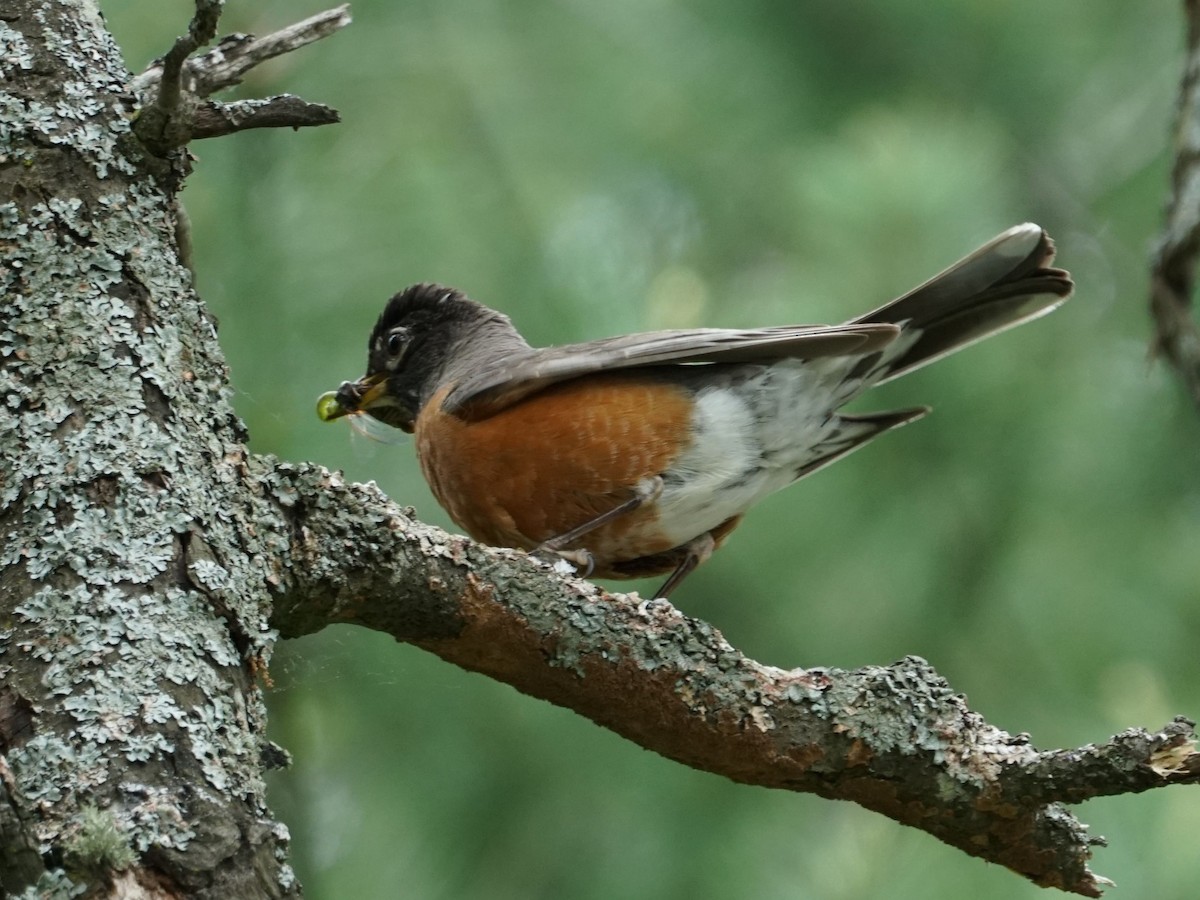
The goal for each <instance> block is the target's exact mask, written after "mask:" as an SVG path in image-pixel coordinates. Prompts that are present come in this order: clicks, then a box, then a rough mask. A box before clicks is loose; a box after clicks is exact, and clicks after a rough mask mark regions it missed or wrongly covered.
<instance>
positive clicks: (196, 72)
mask: <svg viewBox="0 0 1200 900" xmlns="http://www.w3.org/2000/svg"><path fill="white" fill-rule="evenodd" d="M221 6H222V3H221V2H220V0H196V15H195V16H194V17H193V19H192V22H191V25H190V26H189V28H188V33H187V34H185V35H183V36H182V37H180V38H178V39H177V40H176V41H175V44H174V45H173V46H172V48H171V50H170V51H169V52H168V53H167V54H166V55H165V56H164V57H163V58H162V60H161V61H158V62H156V63H155V64H154V65H152V66H151V67H150V68H149V69H147V70H146V71H145V72H143V73H142V74H141V75H139V76H137V77H136V78H134V79H132V81H131V82H130V88H131V90H133V91H134V92H135V93H136V94H138V95H139V96H141V97H143V98H144V100H143V108H142V111H141V113H140V114H139V115H138V118H137V121H136V124H135V126H134V131H135V133H136V134H137V135H138V137H139V138H140V139H141V140H142V141H143V143H145V145H146V146H147V147H148V148H149V149H150V150H151V152H153V153H154V154H155V155H157V156H165V155H166V154H167V153H168V152H170V151H171V150H173V149H175V148H177V147H182V146H184V145H186V144H187V143H188V142H189V141H191V140H198V139H201V138H207V137H220V136H222V135H226V134H232V133H233V132H235V131H245V130H247V129H250V128H304V127H308V126H313V125H328V124H332V123H334V122H337V121H339V117H338V114H337V111H336V110H334V109H332V108H330V107H328V106H323V105H321V104H317V103H309V102H307V101H304V100H301V99H300V98H298V97H292V96H289V95H283V96H279V97H269V98H266V99H263V100H242V101H236V102H233V103H217V102H215V101H207V102H201V101H205V100H206V98H208V97H210V96H211V95H212V94H215V93H217V92H218V91H221V90H224V89H225V88H229V87H232V86H234V85H236V84H239V83H241V80H242V79H243V78H244V77H245V75H246V73H247V72H249V71H250V70H251V69H253V68H254V67H255V66H258V65H260V64H261V63H263V62H266V61H267V60H268V59H273V58H274V57H276V56H279V55H281V54H284V53H290V52H291V51H293V50H297V49H299V48H300V47H303V46H305V45H307V44H310V43H312V42H313V41H316V40H320V39H321V38H323V37H327V36H329V35H331V34H333V33H334V32H335V31H338V30H340V29H341V28H344V27H345V26H346V25H349V24H350V8H349V5H345V4H344V5H342V6H339V7H337V8H335V9H330V10H326V11H325V12H322V13H318V14H317V15H315V16H311V17H309V18H307V19H305V20H304V21H302V22H297V23H296V24H294V25H291V26H288V27H287V28H283V29H281V30H279V31H276V32H273V33H271V34H269V35H266V36H265V37H261V38H259V37H255V36H253V35H246V34H234V35H229V36H228V37H226V38H223V39H222V40H221V41H220V43H218V45H217V46H216V47H215V48H213V49H212V50H210V51H209V52H208V53H205V54H203V55H201V56H192V54H193V53H194V52H195V51H196V50H197V49H199V48H200V47H202V46H204V45H205V44H207V43H208V42H209V41H211V40H212V39H213V37H215V35H216V31H217V21H218V19H219V17H220V10H221Z"/></svg>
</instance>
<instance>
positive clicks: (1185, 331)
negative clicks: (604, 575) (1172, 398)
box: [1150, 0, 1200, 409]
mask: <svg viewBox="0 0 1200 900" xmlns="http://www.w3.org/2000/svg"><path fill="white" fill-rule="evenodd" d="M1184 9H1185V11H1186V14H1187V59H1186V61H1185V63H1184V69H1183V78H1182V80H1181V82H1180V85H1179V99H1178V107H1177V110H1176V115H1175V130H1174V144H1175V163H1174V167H1173V168H1172V170H1171V192H1170V196H1169V197H1168V200H1167V210H1166V221H1165V222H1164V223H1163V231H1162V235H1161V236H1160V237H1159V240H1158V245H1157V247H1156V248H1155V250H1154V256H1153V260H1152V262H1151V269H1150V312H1151V315H1152V316H1153V319H1154V327H1155V335H1154V340H1153V345H1152V350H1153V351H1154V352H1155V353H1158V354H1161V355H1162V356H1163V357H1164V358H1165V359H1166V360H1167V362H1169V363H1170V365H1171V367H1172V368H1173V369H1175V371H1176V373H1177V374H1178V375H1179V378H1180V380H1181V381H1182V382H1183V386H1184V388H1185V389H1186V390H1187V392H1188V394H1189V396H1190V397H1191V398H1192V402H1193V403H1194V404H1195V405H1196V407H1197V409H1200V329H1198V328H1197V326H1196V320H1195V318H1194V316H1193V312H1192V294H1193V291H1194V289H1195V284H1196V263H1197V259H1198V258H1200V0H1186V2H1185V3H1184Z"/></svg>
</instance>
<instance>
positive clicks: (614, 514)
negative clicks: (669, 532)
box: [532, 475, 712, 578]
mask: <svg viewBox="0 0 1200 900" xmlns="http://www.w3.org/2000/svg"><path fill="white" fill-rule="evenodd" d="M662 491H663V480H662V476H660V475H655V476H654V477H653V478H643V479H642V480H641V481H639V482H638V483H637V484H636V485H635V486H634V488H633V496H631V497H630V498H629V499H628V500H626V501H625V502H624V503H618V504H617V505H616V506H614V507H613V508H612V509H610V510H607V511H606V512H602V513H600V515H598V516H596V517H595V518H594V519H588V521H586V522H584V523H583V524H582V525H576V526H575V527H574V528H572V529H571V530H570V531H564V532H563V533H562V534H558V535H555V536H554V537H552V538H550V539H549V540H546V541H542V543H540V544H538V546H537V547H536V548H534V550H533V551H532V552H533V553H535V554H538V555H543V556H546V555H548V556H555V557H558V558H560V559H565V560H566V561H567V562H569V563H570V564H571V565H573V566H575V568H576V569H578V570H580V573H581V576H582V577H583V578H587V577H588V575H590V574H591V573H592V569H593V568H594V567H595V562H594V560H593V559H592V554H591V553H590V552H589V551H588V550H586V549H583V548H579V549H576V550H567V549H566V548H567V546H568V545H570V544H573V543H575V541H577V540H579V539H580V538H581V537H583V536H585V535H587V534H590V533H591V532H593V531H595V530H596V529H597V528H599V527H600V526H602V525H607V524H608V523H609V522H611V521H613V520H614V519H619V518H620V517H621V516H623V515H625V514H626V513H631V512H633V511H634V510H635V509H638V508H639V507H642V506H644V505H645V504H647V503H653V502H654V501H655V500H657V499H658V498H659V497H660V496H661V495H662ZM709 552H712V551H711V550H710V551H709ZM693 568H694V567H693Z"/></svg>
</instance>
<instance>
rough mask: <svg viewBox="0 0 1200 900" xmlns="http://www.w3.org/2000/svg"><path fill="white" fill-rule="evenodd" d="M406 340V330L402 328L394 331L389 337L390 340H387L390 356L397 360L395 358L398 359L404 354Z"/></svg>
mask: <svg viewBox="0 0 1200 900" xmlns="http://www.w3.org/2000/svg"><path fill="white" fill-rule="evenodd" d="M404 338H405V334H404V329H402V328H397V329H396V330H395V331H393V332H392V333H391V334H389V335H388V339H387V352H388V356H391V357H393V358H395V357H398V356H399V355H400V354H401V353H402V352H404Z"/></svg>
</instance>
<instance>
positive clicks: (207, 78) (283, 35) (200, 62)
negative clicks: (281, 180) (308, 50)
mask: <svg viewBox="0 0 1200 900" xmlns="http://www.w3.org/2000/svg"><path fill="white" fill-rule="evenodd" d="M350 21H351V18H350V5H349V4H348V3H346V4H342V5H341V6H338V7H335V8H334V9H327V10H325V11H324V12H320V13H317V14H316V15H315V16H310V17H309V18H307V19H305V20H304V21H302V22H297V23H296V24H294V25H289V26H288V27H287V28H281V29H280V30H279V31H274V32H272V33H271V34H267V35H264V36H262V37H255V36H254V35H250V34H231V35H229V36H228V37H225V38H222V39H221V42H220V43H219V44H218V45H217V46H216V47H214V48H213V49H212V50H210V51H209V52H208V53H205V54H203V55H202V56H197V57H196V58H194V59H192V60H190V61H189V62H188V71H189V73H190V75H191V81H192V88H191V89H192V90H193V91H194V92H195V94H196V96H198V97H209V96H211V95H212V94H215V93H217V92H218V91H221V90H224V89H225V88H229V87H233V86H234V85H236V84H240V83H241V81H242V79H243V78H244V77H245V75H246V73H247V72H248V71H250V70H251V69H253V68H254V67H255V66H258V65H260V64H261V63H263V62H266V61H267V60H268V59H274V58H275V57H276V56H282V55H283V54H285V53H290V52H292V51H293V50H298V49H299V48H300V47H304V46H306V45H308V44H311V43H313V42H314V41H318V40H320V39H321V38H323V37H328V36H329V35H331V34H333V33H334V32H335V31H338V30H340V29H342V28H345V27H346V26H347V25H349V24H350ZM165 63H166V60H165V59H164V60H163V62H162V63H156V64H154V65H152V66H151V67H150V68H148V69H147V70H146V71H145V72H143V73H142V74H141V75H138V76H137V77H136V78H134V79H133V82H132V84H131V87H132V88H133V89H134V90H135V91H137V92H139V93H141V92H144V91H147V90H149V89H150V88H152V87H153V86H154V84H155V83H156V82H158V81H159V79H160V78H162V77H163V65H165Z"/></svg>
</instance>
